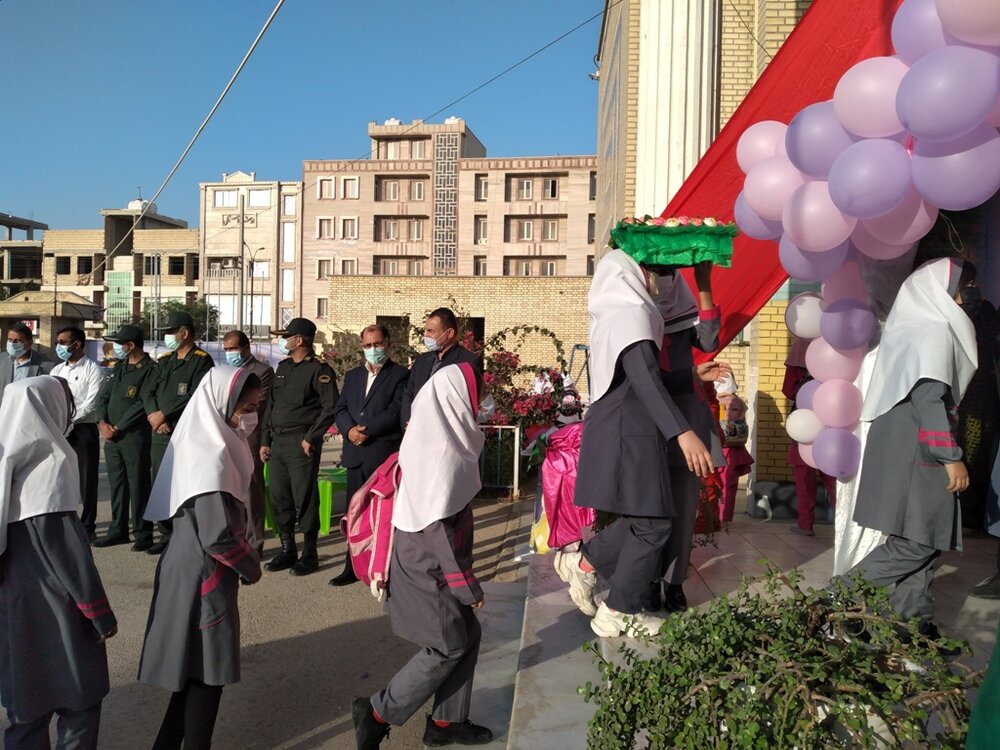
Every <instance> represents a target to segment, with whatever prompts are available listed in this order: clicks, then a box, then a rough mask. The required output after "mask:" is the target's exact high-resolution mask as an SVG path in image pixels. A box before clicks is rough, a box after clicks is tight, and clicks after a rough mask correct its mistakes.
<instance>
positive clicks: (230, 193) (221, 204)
mask: <svg viewBox="0 0 1000 750" xmlns="http://www.w3.org/2000/svg"><path fill="white" fill-rule="evenodd" d="M213 200H214V203H213V205H214V206H215V207H216V208H236V191H235V190H216V191H215V194H214V196H213Z"/></svg>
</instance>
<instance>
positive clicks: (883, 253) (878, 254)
mask: <svg viewBox="0 0 1000 750" xmlns="http://www.w3.org/2000/svg"><path fill="white" fill-rule="evenodd" d="M851 243H852V244H853V245H854V247H856V248H857V249H858V252H859V253H861V254H862V255H865V256H867V257H869V258H871V259H873V260H895V259H896V258H902V257H903V256H904V255H906V254H907V253H908V252H910V248H912V247H913V245H912V244H910V245H891V244H889V243H888V242H882V240H879V239H875V238H874V237H873V236H872V234H871V232H869V231H868V230H867V229H866V228H865V225H864V223H863V222H858V225H857V226H856V227H855V228H854V231H853V232H851Z"/></svg>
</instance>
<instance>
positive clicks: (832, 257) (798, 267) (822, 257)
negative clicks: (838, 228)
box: [778, 234, 850, 284]
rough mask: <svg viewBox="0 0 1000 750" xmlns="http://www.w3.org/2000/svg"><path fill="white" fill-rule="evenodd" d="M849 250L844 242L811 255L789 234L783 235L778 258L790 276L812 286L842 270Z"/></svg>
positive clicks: (847, 244)
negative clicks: (793, 240)
mask: <svg viewBox="0 0 1000 750" xmlns="http://www.w3.org/2000/svg"><path fill="white" fill-rule="evenodd" d="M849 250H850V246H849V243H847V242H843V243H841V244H839V245H837V246H836V247H835V248H833V249H832V250H823V251H822V252H818V253H811V252H807V251H805V250H802V249H801V248H799V247H798V245H796V244H795V243H794V242H792V240H791V238H790V237H789V236H788V235H787V234H783V235H781V242H779V243H778V258H779V259H780V260H781V266H782V268H784V269H785V270H786V271H787V272H788V275H789V276H791V277H792V278H793V279H796V280H798V281H805V282H807V283H810V284H811V283H813V282H815V281H822V280H823V279H825V278H826V277H828V276H830V275H832V274H833V273H834V272H835V271H836V270H837V269H838V268H840V267H841V266H842V265H843V264H844V261H845V260H846V259H847V253H848V251H849Z"/></svg>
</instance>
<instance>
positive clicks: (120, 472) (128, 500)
mask: <svg viewBox="0 0 1000 750" xmlns="http://www.w3.org/2000/svg"><path fill="white" fill-rule="evenodd" d="M104 463H105V466H106V467H107V470H108V482H109V483H110V484H111V526H110V527H109V529H108V535H109V536H128V519H129V510H130V509H131V513H132V532H133V534H134V536H135V540H136V541H137V542H138V541H143V540H147V539H151V538H152V536H153V524H152V523H151V522H150V521H146V520H145V519H143V517H142V516H143V514H144V513H145V512H146V503H147V502H149V490H150V487H151V478H150V471H149V428H148V427H145V426H144V425H143V426H140V427H139V428H137V429H134V430H129V431H128V432H125V433H123V434H122V436H121V437H120V438H118V439H117V440H110V441H108V442H107V443H105V444H104Z"/></svg>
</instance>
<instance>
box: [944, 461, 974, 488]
mask: <svg viewBox="0 0 1000 750" xmlns="http://www.w3.org/2000/svg"><path fill="white" fill-rule="evenodd" d="M944 470H945V471H946V472H948V492H964V491H965V490H967V489H969V470H968V469H966V468H965V464H964V463H962V462H961V461H957V462H956V463H953V464H945V465H944Z"/></svg>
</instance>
